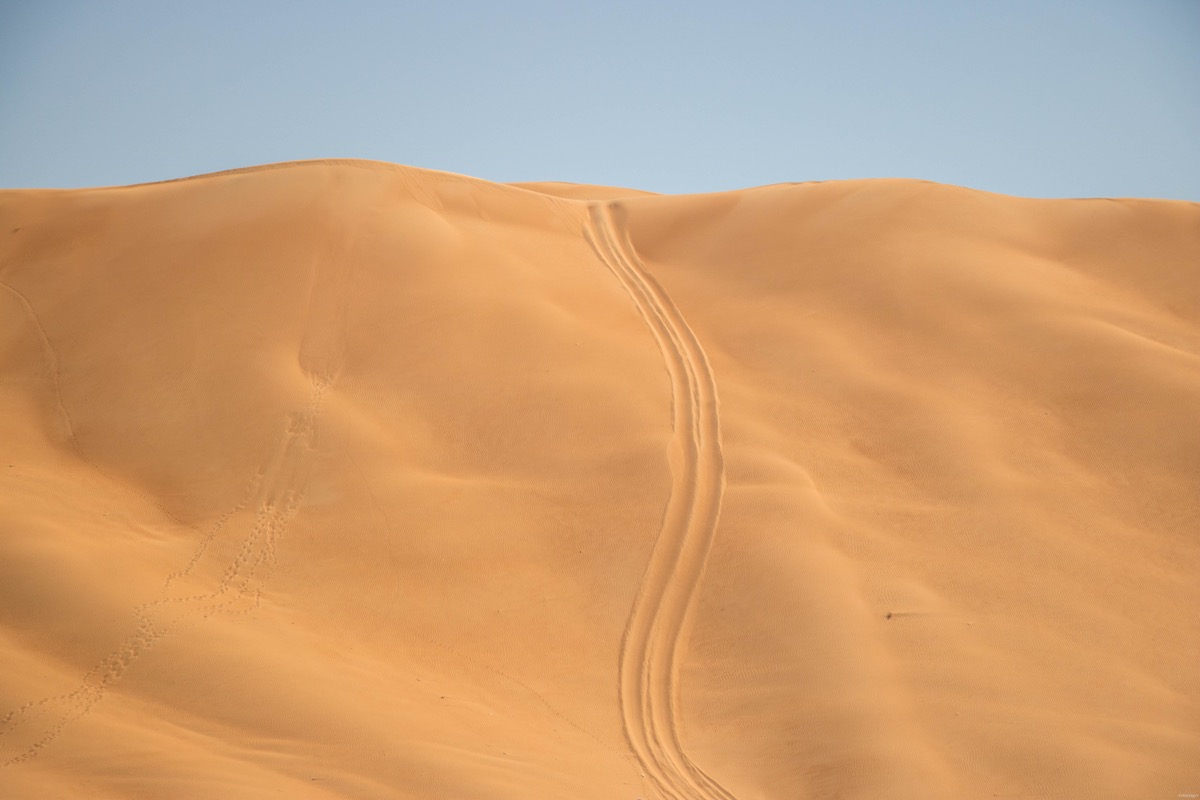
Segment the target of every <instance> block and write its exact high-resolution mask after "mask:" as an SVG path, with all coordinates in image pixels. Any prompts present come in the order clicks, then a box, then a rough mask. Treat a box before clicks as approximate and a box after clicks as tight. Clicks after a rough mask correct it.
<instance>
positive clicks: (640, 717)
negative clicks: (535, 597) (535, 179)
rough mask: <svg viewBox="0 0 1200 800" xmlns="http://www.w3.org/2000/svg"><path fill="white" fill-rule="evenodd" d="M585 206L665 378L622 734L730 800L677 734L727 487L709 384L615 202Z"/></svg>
mask: <svg viewBox="0 0 1200 800" xmlns="http://www.w3.org/2000/svg"><path fill="white" fill-rule="evenodd" d="M588 209H589V214H590V218H591V219H590V222H591V225H590V227H589V229H588V230H587V238H588V241H589V242H590V244H591V245H592V248H593V249H594V250H595V251H596V255H597V256H599V258H600V260H601V261H602V262H604V265H605V266H606V267H608V269H609V270H610V271H611V272H612V273H613V275H615V276H616V278H617V280H618V281H620V282H621V285H622V286H623V287H624V288H625V290H626V292H628V293H629V296H630V297H631V298H632V299H633V302H634V304H635V305H636V306H637V309H638V312H639V313H640V314H641V316H642V318H643V319H644V320H645V322H646V325H647V326H648V327H649V328H650V330H651V332H652V333H653V334H654V338H655V339H656V340H657V342H658V346H659V348H660V349H661V350H662V354H663V360H664V362H665V363H666V367H667V371H668V372H669V373H670V376H671V398H672V407H673V408H672V416H673V421H674V433H673V436H672V440H671V449H670V461H671V496H670V499H669V500H668V501H667V509H666V512H665V514H664V516H663V524H662V530H661V531H660V532H659V536H658V539H657V541H656V542H655V544H654V549H653V552H652V553H651V555H650V563H649V564H648V565H647V567H646V574H645V577H644V578H643V579H642V584H641V586H640V587H639V589H638V594H637V597H636V599H635V600H634V603H633V609H632V611H631V613H630V615H629V621H628V622H627V623H626V626H625V633H624V636H623V638H622V642H621V652H620V667H619V671H620V685H619V696H620V703H621V715H622V719H623V722H624V726H625V736H626V738H627V740H628V742H629V746H630V748H631V749H632V750H633V752H634V754H635V756H636V757H637V760H638V763H639V764H640V765H641V767H642V771H643V772H644V773H645V775H646V777H648V778H649V779H650V780H651V781H652V783H653V784H654V786H655V788H656V789H657V790H658V791H659V793H661V794H662V795H663V796H664V797H666V798H670V799H671V800H734V798H733V795H732V794H730V793H729V792H728V791H727V790H726V789H725V788H724V787H722V786H721V785H720V784H718V783H717V782H716V781H715V780H713V779H712V778H711V777H709V775H708V774H707V773H705V772H704V770H702V769H701V768H700V767H699V766H697V765H696V764H695V763H694V762H693V761H692V760H691V758H689V757H688V755H687V753H686V752H685V751H684V749H683V745H682V742H681V740H680V732H679V727H680V725H679V722H680V710H679V672H680V667H681V665H682V662H683V655H684V653H685V651H686V647H687V627H688V622H689V618H690V616H691V613H692V607H693V605H694V603H695V598H696V593H697V589H698V587H699V584H700V579H701V577H702V576H703V574H704V568H705V564H706V562H707V561H708V554H709V551H710V549H711V547H712V541H713V537H714V535H715V534H716V529H717V519H718V516H719V514H720V509H721V495H722V493H723V491H724V487H725V469H724V458H723V456H722V453H721V426H720V417H719V415H718V404H717V387H716V382H715V380H714V379H713V374H712V369H711V368H710V366H709V363H708V358H707V356H706V355H705V353H704V349H703V348H702V347H701V346H700V343H699V341H697V339H696V336H695V334H694V333H693V332H692V329H691V328H690V327H689V326H688V324H687V321H686V320H685V319H684V317H683V315H682V314H681V313H680V311H679V309H678V308H677V307H676V306H675V304H674V303H673V302H671V298H670V297H668V296H667V293H666V292H665V291H663V288H662V286H660V285H659V283H658V282H657V281H656V280H655V279H654V277H653V276H651V275H650V274H649V272H648V271H647V270H646V268H645V265H643V264H642V262H641V260H640V259H639V258H638V256H637V253H636V252H635V251H634V248H633V244H632V242H631V241H630V239H629V235H628V232H627V231H626V229H625V227H624V224H623V219H622V217H623V210H622V208H621V206H620V205H619V204H617V203H608V204H606V203H592V204H590V205H589V206H588Z"/></svg>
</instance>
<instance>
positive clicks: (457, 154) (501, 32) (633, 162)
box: [0, 0, 1200, 201]
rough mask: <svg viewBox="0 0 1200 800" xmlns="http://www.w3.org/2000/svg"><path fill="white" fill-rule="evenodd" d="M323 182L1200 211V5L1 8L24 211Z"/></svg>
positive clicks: (0, 68) (9, 156) (153, 3)
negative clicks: (265, 177) (352, 171)
mask: <svg viewBox="0 0 1200 800" xmlns="http://www.w3.org/2000/svg"><path fill="white" fill-rule="evenodd" d="M324 157H351V158H370V159H379V160H383V161H394V162H398V163H402V164H411V165H414V166H420V167H430V168H433V169H441V170H448V171H451V172H461V173H466V174H469V175H474V176H477V177H481V178H486V179H489V180H495V181H520V180H564V181H575V182H584V183H606V184H617V185H624V186H632V187H636V188H642V189H650V190H654V191H661V192H699V191H717V190H723V189H734V188H742V187H747V186H754V185H759V184H765V183H777V182H781V181H805V180H826V179H835V178H859V177H911V178H925V179H928V180H935V181H942V182H946V183H956V184H961V185H965V186H972V187H975V188H980V189H987V190H990V191H997V192H1004V193H1008V194H1017V195H1025V196H1033V197H1070V196H1139V197H1167V198H1177V199H1188V200H1196V201H1200V0H1127V1H1124V2H1118V0H1077V1H1075V2H1069V1H1068V0H1040V1H1038V2H1026V1H1025V0H995V1H994V2H973V1H972V0H945V1H938V0H924V1H921V0H911V1H909V2H905V1H904V0H876V1H875V2H863V1H862V0H859V1H857V2H836V1H835V0H828V2H755V0H742V1H741V2H737V3H733V2H720V3H719V2H709V1H708V0H693V1H692V2H687V3H684V2H673V3H665V2H663V3H655V2H652V0H645V2H625V1H624V0H605V2H568V1H567V0H562V1H561V2H521V0H506V1H505V2H500V0H495V2H454V1H453V0H443V1H441V2H439V1H438V0H432V1H428V2H420V3H417V2H404V1H403V0H395V1H394V2H382V1H380V2H355V1H354V0H342V1H341V2H306V1H305V0H290V1H289V2H273V1H272V0H240V1H239V2H226V1H225V0H191V1H190V2H186V3H184V2H174V1H173V0H109V1H107V2H95V1H92V2H64V1H62V0H0V187H7V188H11V187H27V186H50V187H69V186H95V185H105V184H122V183H135V182H141V181H150V180H158V179H164V178H173V177H181V176H185V175H191V174H196V173H201V172H209V171H214V170H220V169H227V168H231V167H239V166H246V165H251V164H258V163H266V162H271V161H287V160H292V159H304V158H324Z"/></svg>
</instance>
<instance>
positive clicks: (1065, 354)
mask: <svg viewBox="0 0 1200 800" xmlns="http://www.w3.org/2000/svg"><path fill="white" fill-rule="evenodd" d="M1197 530H1200V206H1197V205H1196V204H1188V203H1176V202H1166V201H1147V200H1054V201H1047V200H1024V199H1018V198H1012V197H1002V196H996V195H989V194H985V193H981V192H975V191H970V190H966V189H960V188H956V187H950V186H942V185H936V184H930V183H923V182H916V181H900V180H879V181H845V182H829V183H808V184H796V185H777V186H770V187H763V188H760V189H752V190H746V191H742V192H729V193H722V194H712V195H695V196H665V195H655V194H651V193H646V192H639V191H635V190H626V189H618V188H611V187H589V186H577V185H572V184H561V183H530V184H519V185H511V186H508V185H498V184H492V183H487V182H485V181H479V180H474V179H470V178H466V177H462V176H457V175H450V174H446V173H437V172H430V171H424V170H418V169H412V168H406V167H399V166H394V165H390V164H380V163H374V162H358V161H325V162H303V163H295V164H280V165H271V166H269V167H263V168H254V169H248V170H234V171H231V172H227V173H219V174H216V175H211V176H201V177H197V178H192V179H186V180H181V181H172V182H166V183H160V184H146V185H141V186H131V187H119V188H110V189H94V190H73V191H50V190H45V191H42V190H36V191H35V190H20V191H4V192H0V797H5V798H8V797H13V798H26V797H27V798H77V797H96V798H159V797H171V798H212V797H223V798H266V797H281V796H282V797H295V798H326V799H328V798H514V799H515V798H522V800H528V798H531V797H536V798H541V797H546V798H560V797H571V798H597V799H599V798H606V799H607V798H629V800H633V799H634V798H664V799H665V800H733V799H734V798H736V799H737V800H754V799H757V798H788V799H789V800H791V799H792V798H835V797H837V798H885V797H886V798H913V799H914V800H936V799H938V798H959V797H994V796H999V797H1030V798H1075V797H1089V798H1114V799H1116V798H1143V797H1144V798H1157V797H1162V798H1174V797H1177V796H1179V795H1186V794H1188V793H1200V666H1198V665H1200V614H1198V613H1197V611H1196V609H1200V582H1198V580H1197V571H1198V568H1200V538H1197Z"/></svg>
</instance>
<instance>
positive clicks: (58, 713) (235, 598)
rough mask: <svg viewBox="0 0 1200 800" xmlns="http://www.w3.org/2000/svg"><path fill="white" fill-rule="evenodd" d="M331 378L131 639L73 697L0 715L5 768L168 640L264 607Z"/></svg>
mask: <svg viewBox="0 0 1200 800" xmlns="http://www.w3.org/2000/svg"><path fill="white" fill-rule="evenodd" d="M333 378H334V376H323V377H317V378H314V379H313V389H312V392H311V395H310V398H309V401H308V403H307V405H306V406H305V408H304V409H303V410H301V411H300V412H297V413H293V414H291V415H289V421H288V425H287V430H286V433H285V435H284V437H283V441H282V443H281V445H280V446H279V447H278V448H277V449H276V453H275V456H274V457H273V458H272V460H271V462H270V463H269V465H268V467H267V468H266V470H265V471H264V472H263V473H262V474H260V475H259V476H256V478H255V480H253V481H252V482H251V485H250V488H249V492H248V497H247V499H246V500H244V501H243V502H242V503H241V504H239V506H238V507H237V508H235V509H234V510H233V511H230V512H227V513H226V514H224V515H222V516H221V517H220V518H218V520H217V521H216V522H214V523H213V525H212V526H211V527H210V528H209V530H208V531H207V532H206V534H205V535H204V537H203V538H202V539H201V541H200V543H199V545H198V546H197V548H196V550H195V552H193V554H192V556H191V558H190V559H189V561H188V562H187V564H186V565H184V567H183V568H182V569H179V570H177V571H175V572H173V573H171V574H170V575H168V576H167V578H166V580H165V581H164V584H163V588H162V591H161V593H160V596H159V598H158V599H156V600H153V601H150V602H148V603H144V604H142V605H140V606H138V607H136V608H135V609H134V612H133V615H134V631H133V633H131V634H129V635H128V636H127V637H126V638H125V639H124V640H123V641H122V642H121V643H120V644H119V645H117V647H116V648H115V649H114V650H113V651H112V652H111V653H110V654H109V655H108V656H107V657H105V658H104V659H103V660H102V661H100V662H99V663H98V664H96V665H95V666H93V667H92V668H91V669H90V670H88V672H87V673H85V674H84V676H83V678H82V680H81V681H80V683H79V685H78V686H77V687H76V688H75V689H73V690H72V691H70V692H68V693H66V694H62V695H57V696H52V697H46V698H42V699H40V700H36V701H32V702H29V703H26V704H24V705H22V706H19V707H18V708H16V709H14V710H12V711H10V712H8V713H7V714H5V715H4V716H2V717H0V768H3V767H10V766H14V765H17V764H21V763H23V762H26V761H29V760H31V759H33V758H36V757H37V756H38V755H39V754H40V753H41V752H42V750H44V749H45V748H46V746H47V745H49V744H50V743H51V742H53V741H54V740H55V739H57V738H58V737H59V735H61V734H62V732H63V731H64V730H65V729H66V728H67V727H68V726H69V725H71V724H72V723H73V722H75V721H77V720H79V719H80V718H82V717H84V716H85V715H86V714H87V713H88V712H90V711H91V710H92V708H93V707H94V706H95V705H96V704H97V703H99V702H100V701H101V700H102V699H103V698H104V695H105V693H106V692H107V690H108V689H109V688H110V686H111V685H112V684H114V683H115V682H116V681H118V680H119V679H120V678H121V676H122V675H124V674H125V672H127V671H128V669H129V667H130V666H132V665H133V663H134V662H136V661H137V659H138V658H140V657H141V656H142V655H144V654H145V653H146V652H147V651H149V650H150V649H151V648H152V647H153V646H154V645H155V644H156V643H157V642H159V641H160V640H162V639H163V638H165V637H167V636H171V635H176V634H178V633H181V632H182V631H184V630H185V629H187V628H188V627H191V626H193V625H195V624H198V623H200V622H202V621H203V620H205V619H209V618H211V617H213V616H215V615H216V614H220V613H249V612H250V611H252V610H254V609H255V608H257V607H258V605H259V603H260V602H261V595H262V587H263V585H264V583H265V581H266V579H267V577H269V574H270V571H271V569H272V568H273V567H274V565H275V562H276V555H277V544H278V540H279V538H280V537H281V536H282V534H283V533H284V532H285V530H286V528H287V526H288V523H289V522H290V520H291V518H292V517H293V516H295V514H296V513H297V512H298V511H299V508H300V505H301V502H302V500H303V496H304V489H305V486H306V484H307V482H308V477H309V467H310V465H311V460H312V459H311V458H310V457H309V456H310V454H311V453H312V451H313V450H315V437H316V432H317V423H318V421H319V417H320V413H321V409H322V406H323V403H324V399H325V396H326V394H327V392H328V390H329V388H330V387H331V385H332V383H333ZM250 505H254V506H255V519H254V523H253V524H252V525H251V526H250V530H249V532H248V533H247V534H246V535H245V537H244V538H243V539H242V540H241V542H240V544H239V545H238V547H237V550H236V551H235V554H234V556H233V557H232V559H231V560H230V561H229V563H228V564H227V565H226V566H225V568H224V570H222V571H221V573H220V576H219V577H218V578H217V579H216V581H215V583H210V588H208V589H207V590H201V591H199V592H194V593H192V594H190V595H187V596H177V594H176V592H175V591H174V587H175V585H176V584H177V583H179V582H180V581H181V580H184V579H187V578H189V576H191V575H192V573H193V572H194V571H195V569H196V568H197V567H198V565H199V564H200V563H201V561H202V560H203V559H204V558H205V556H206V553H208V551H209V550H210V549H211V547H212V545H213V543H214V541H215V540H216V539H217V537H218V535H219V534H220V532H221V531H222V529H223V528H225V527H226V526H227V524H228V523H229V522H230V520H232V519H233V518H234V517H235V516H236V515H237V514H238V513H239V512H240V511H244V510H245V509H246V508H247V507H249V506H250Z"/></svg>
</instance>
